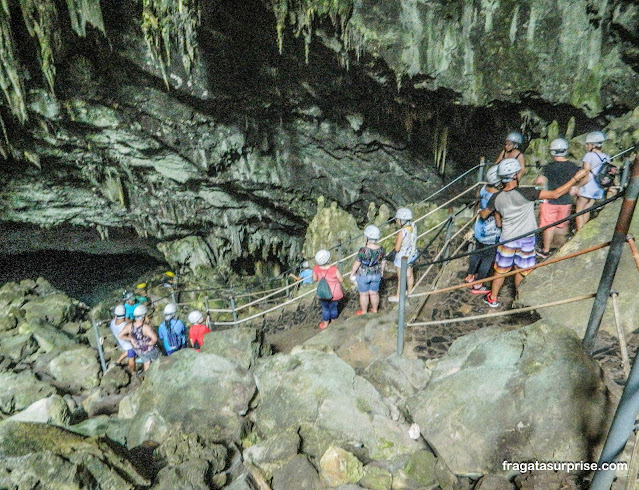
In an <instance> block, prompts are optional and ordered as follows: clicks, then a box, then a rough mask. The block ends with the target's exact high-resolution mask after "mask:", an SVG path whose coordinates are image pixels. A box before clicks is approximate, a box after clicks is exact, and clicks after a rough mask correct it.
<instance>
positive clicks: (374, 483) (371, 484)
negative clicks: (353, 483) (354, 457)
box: [359, 464, 393, 490]
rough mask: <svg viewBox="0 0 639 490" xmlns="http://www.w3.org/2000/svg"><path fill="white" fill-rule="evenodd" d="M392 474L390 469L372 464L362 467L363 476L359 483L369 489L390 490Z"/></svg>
mask: <svg viewBox="0 0 639 490" xmlns="http://www.w3.org/2000/svg"><path fill="white" fill-rule="evenodd" d="M392 484H393V475H391V473H390V471H388V470H386V469H384V468H381V467H379V466H375V465H372V464H369V465H366V466H365V467H364V477H363V478H362V479H361V480H360V481H359V485H360V486H361V487H363V488H368V489H370V490H391V485H392Z"/></svg>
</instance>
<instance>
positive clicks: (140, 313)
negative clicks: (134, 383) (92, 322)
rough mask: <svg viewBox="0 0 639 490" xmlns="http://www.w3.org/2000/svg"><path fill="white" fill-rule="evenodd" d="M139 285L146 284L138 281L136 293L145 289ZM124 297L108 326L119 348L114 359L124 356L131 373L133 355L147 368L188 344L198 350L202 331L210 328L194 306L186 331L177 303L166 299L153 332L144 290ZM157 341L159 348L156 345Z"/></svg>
mask: <svg viewBox="0 0 639 490" xmlns="http://www.w3.org/2000/svg"><path fill="white" fill-rule="evenodd" d="M140 286H144V288H146V285H145V284H143V285H138V288H137V289H136V293H140V292H144V293H145V292H146V291H145V290H144V289H142V288H140ZM123 299H124V303H123V304H120V305H117V306H116V307H115V309H114V315H113V319H112V320H111V323H110V324H109V328H110V330H111V333H113V336H114V337H115V339H116V340H117V342H118V344H119V346H120V349H121V350H122V354H121V355H120V357H119V358H118V359H117V360H116V363H117V364H121V363H122V362H123V361H124V359H125V358H126V359H127V364H128V367H129V370H130V371H131V373H136V371H137V369H136V359H138V361H139V362H140V363H141V364H142V365H143V369H144V371H146V370H147V369H149V367H150V366H151V363H152V362H153V361H155V360H157V359H158V358H159V357H160V356H161V355H163V354H164V355H167V356H170V355H171V354H173V353H175V352H177V351H178V350H181V349H184V348H186V347H188V346H189V345H190V347H192V348H194V349H197V350H199V349H200V347H201V346H202V344H203V343H204V337H205V335H206V334H207V333H209V332H210V329H209V328H208V327H207V326H206V324H205V319H204V315H203V314H202V313H201V312H200V311H199V310H193V311H191V312H190V313H189V314H188V317H187V319H188V322H189V323H190V324H191V326H190V328H189V329H188V332H187V328H186V325H185V324H184V322H183V321H182V320H180V319H179V318H178V317H177V311H178V308H177V305H176V304H175V303H169V304H167V305H166V306H165V307H164V312H163V313H164V321H163V322H162V323H160V325H159V326H158V328H157V334H156V332H155V329H154V328H153V327H152V326H151V320H150V312H149V307H148V306H147V304H148V303H149V302H148V298H147V297H146V294H144V295H140V294H137V295H136V294H135V293H132V292H125V293H124V296H123ZM187 338H188V344H187ZM159 341H161V349H160V348H159V347H158V342H159Z"/></svg>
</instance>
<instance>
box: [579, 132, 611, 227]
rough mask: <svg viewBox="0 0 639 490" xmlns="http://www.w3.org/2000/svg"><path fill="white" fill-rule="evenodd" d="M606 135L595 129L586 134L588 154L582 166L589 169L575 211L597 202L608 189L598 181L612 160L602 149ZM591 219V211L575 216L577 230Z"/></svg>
mask: <svg viewBox="0 0 639 490" xmlns="http://www.w3.org/2000/svg"><path fill="white" fill-rule="evenodd" d="M604 141H606V136H605V135H604V134H603V133H602V132H601V131H593V132H592V133H588V134H587V135H586V154H585V155H584V158H583V166H582V168H583V169H585V170H587V171H588V174H587V176H586V177H584V178H583V179H582V181H581V182H579V184H580V185H581V188H580V189H579V192H578V197H577V203H576V205H575V211H576V212H579V211H583V210H584V209H587V208H589V207H591V206H592V205H593V204H595V200H597V199H601V198H603V197H604V196H605V194H606V191H605V190H604V188H603V187H601V186H600V185H599V182H597V175H598V174H599V172H601V169H602V168H603V166H604V163H606V162H610V155H607V154H606V153H604V152H603V151H602V147H603V143H604ZM588 220H590V213H584V214H582V215H580V216H577V217H576V218H575V225H576V228H577V231H579V230H581V229H582V228H583V226H584V225H585V224H586V223H588Z"/></svg>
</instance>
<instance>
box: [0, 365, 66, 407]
mask: <svg viewBox="0 0 639 490" xmlns="http://www.w3.org/2000/svg"><path fill="white" fill-rule="evenodd" d="M0 386H2V390H1V391H0V412H2V413H5V414H13V413H15V412H19V411H21V410H24V409H25V408H27V407H28V406H29V405H31V404H32V403H35V402H37V401H38V400H40V399H42V398H46V397H48V396H50V395H54V394H55V392H56V390H55V388H53V387H52V386H50V385H49V384H47V383H44V382H42V381H40V380H38V378H36V376H35V375H34V374H33V373H29V372H22V373H18V374H16V373H9V372H5V373H0Z"/></svg>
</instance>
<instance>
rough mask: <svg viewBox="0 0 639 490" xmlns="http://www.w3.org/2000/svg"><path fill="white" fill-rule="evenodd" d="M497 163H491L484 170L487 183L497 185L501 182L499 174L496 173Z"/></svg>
mask: <svg viewBox="0 0 639 490" xmlns="http://www.w3.org/2000/svg"><path fill="white" fill-rule="evenodd" d="M497 168H498V166H497V165H493V166H492V167H490V168H489V169H488V170H486V182H488V184H489V185H497V184H499V183H500V182H501V179H500V178H499V175H497Z"/></svg>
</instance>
